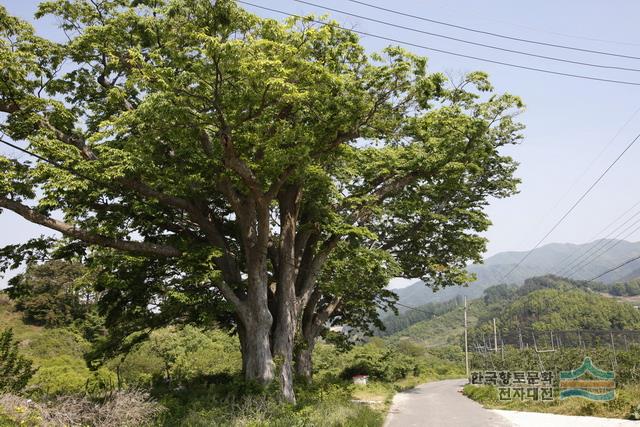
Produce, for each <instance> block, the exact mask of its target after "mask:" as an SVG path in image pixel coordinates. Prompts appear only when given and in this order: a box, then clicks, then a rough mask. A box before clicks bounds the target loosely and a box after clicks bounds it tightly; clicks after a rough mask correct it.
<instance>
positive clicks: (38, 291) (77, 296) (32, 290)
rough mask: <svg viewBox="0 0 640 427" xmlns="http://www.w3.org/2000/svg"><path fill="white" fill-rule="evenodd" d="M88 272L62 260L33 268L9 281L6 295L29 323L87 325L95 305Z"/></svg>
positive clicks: (33, 265) (32, 265) (28, 268)
mask: <svg viewBox="0 0 640 427" xmlns="http://www.w3.org/2000/svg"><path fill="white" fill-rule="evenodd" d="M88 274H89V273H88V271H87V269H86V268H85V267H84V266H82V264H80V263H77V262H66V261H61V260H54V261H49V262H46V263H43V264H30V265H29V266H28V267H27V270H26V271H25V272H24V273H22V274H19V275H17V276H15V277H13V278H12V279H11V280H9V287H8V288H7V291H6V292H7V294H8V295H9V297H10V298H11V299H12V300H13V301H14V302H15V306H16V308H17V309H18V310H20V311H21V312H22V313H23V314H24V318H25V320H26V321H27V322H29V323H33V324H36V325H43V326H48V327H53V326H70V325H72V324H73V323H74V322H76V323H82V322H83V321H85V320H86V319H87V318H88V317H89V315H90V313H91V311H92V308H93V305H94V303H95V295H94V293H93V292H92V289H91V286H92V283H90V280H89V278H88Z"/></svg>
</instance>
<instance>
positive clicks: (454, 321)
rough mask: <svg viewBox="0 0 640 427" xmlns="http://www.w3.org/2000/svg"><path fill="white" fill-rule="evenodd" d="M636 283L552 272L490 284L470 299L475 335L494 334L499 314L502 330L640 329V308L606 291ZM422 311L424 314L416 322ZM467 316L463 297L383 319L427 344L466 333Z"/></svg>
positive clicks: (391, 330) (395, 333) (393, 330)
mask: <svg viewBox="0 0 640 427" xmlns="http://www.w3.org/2000/svg"><path fill="white" fill-rule="evenodd" d="M628 284H629V286H627V285H628ZM636 284H637V283H636V282H630V283H620V284H612V285H603V284H594V283H590V282H586V281H579V280H570V279H566V278H562V277H558V276H551V275H547V276H538V277H533V278H530V279H527V280H525V282H524V284H523V285H521V286H515V285H504V284H503V285H497V286H491V287H489V288H487V289H485V291H484V292H483V295H482V297H481V298H478V299H475V300H473V301H471V302H470V303H469V327H470V337H474V336H475V335H480V334H487V335H490V334H491V333H492V331H493V319H494V318H495V319H496V324H497V328H498V330H499V331H502V332H510V331H514V330H516V329H523V330H525V329H531V330H536V331H540V332H542V331H549V330H556V331H557V330H639V329H640V310H638V309H637V308H634V306H633V305H632V304H628V303H624V302H622V300H618V299H614V298H611V297H609V296H606V295H605V294H604V293H605V291H606V292H607V293H609V294H610V295H615V294H616V293H618V292H619V291H621V290H626V289H629V290H631V291H633V290H634V289H635V286H636ZM430 313H438V314H435V315H430ZM420 316H422V317H423V318H424V320H421V321H417V322H412V320H415V319H417V318H419V317H420ZM463 319H464V317H463V309H462V304H461V303H460V300H459V298H458V299H455V300H452V301H449V302H445V303H431V304H428V305H425V306H420V307H419V309H417V310H411V313H409V312H406V313H403V314H400V315H399V316H388V317H387V318H385V319H384V324H385V325H386V326H387V328H388V329H387V331H385V332H382V333H381V334H386V335H390V336H392V338H397V339H402V338H403V337H404V338H408V339H410V340H412V341H415V342H418V343H420V344H423V345H425V346H427V347H430V346H434V345H443V344H447V343H449V344H451V343H456V342H458V341H459V340H460V337H461V336H462V332H463V325H464V323H463ZM405 325H406V326H405ZM403 326H404V327H403ZM476 338H477V337H476Z"/></svg>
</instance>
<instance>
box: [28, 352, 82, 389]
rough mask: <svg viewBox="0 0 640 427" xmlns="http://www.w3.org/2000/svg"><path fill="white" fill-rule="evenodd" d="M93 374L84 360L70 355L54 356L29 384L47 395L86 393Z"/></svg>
mask: <svg viewBox="0 0 640 427" xmlns="http://www.w3.org/2000/svg"><path fill="white" fill-rule="evenodd" d="M91 376H92V374H91V371H90V370H89V368H87V366H86V364H85V362H84V360H82V359H76V358H73V357H70V356H60V357H56V358H52V359H50V360H49V361H48V363H47V365H46V366H41V367H40V368H39V369H38V371H37V372H36V374H35V375H34V376H33V378H32V379H31V381H30V382H29V385H31V386H33V387H34V388H35V392H36V393H37V394H40V395H46V396H60V395H63V394H79V393H84V391H85V386H86V384H87V381H88V380H89V379H90V378H91Z"/></svg>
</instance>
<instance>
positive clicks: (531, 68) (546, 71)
mask: <svg viewBox="0 0 640 427" xmlns="http://www.w3.org/2000/svg"><path fill="white" fill-rule="evenodd" d="M238 3H241V4H244V5H248V6H253V7H256V8H258V9H262V10H267V11H269V12H274V13H279V14H281V15H286V16H290V17H294V18H300V19H306V20H308V21H310V22H315V23H317V24H319V25H323V26H327V27H333V28H338V29H340V30H343V31H349V32H351V33H354V34H359V35H363V36H368V37H373V38H377V39H380V40H385V41H388V42H392V43H399V44H403V45H406V46H411V47H417V48H420V49H425V50H430V51H433V52H439V53H443V54H446V55H452V56H457V57H460V58H467V59H474V60H476V61H482V62H487V63H491V64H498V65H504V66H506V67H512V68H518V69H521V70H529V71H537V72H539V73H545V74H553V75H556V76H563V77H572V78H576V79H583V80H592V81H599V82H605V83H615V84H621V85H628V86H640V82H631V81H626V80H615V79H605V78H600V77H592V76H585V75H582V74H572V73H563V72H560V71H553V70H547V69H544V68H536V67H529V66H526V65H518V64H513V63H510V62H502V61H496V60H493V59H487V58H481V57H479V56H473V55H466V54H462V53H457V52H452V51H448V50H444V49H438V48H434V47H429V46H425V45H421V44H417V43H411V42H407V41H403V40H399V39H394V38H391V37H386V36H380V35H377V34H373V33H367V32H365V31H360V30H354V29H350V28H345V27H342V26H340V25H337V24H330V23H326V22H323V21H319V20H316V19H312V18H309V17H306V18H305V17H303V16H301V15H297V14H295V13H289V12H285V11H282V10H278V9H274V8H271V7H267V6H261V5H258V4H255V3H251V2H248V1H244V0H238Z"/></svg>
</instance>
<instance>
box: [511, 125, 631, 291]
mask: <svg viewBox="0 0 640 427" xmlns="http://www.w3.org/2000/svg"><path fill="white" fill-rule="evenodd" d="M639 138H640V133H639V134H637V135H636V137H635V138H633V140H632V141H631V142H630V143H629V144H628V145H627V146H626V147H625V149H624V150H622V152H621V153H620V154H619V155H618V157H616V159H615V160H614V161H613V162H612V163H611V164H610V165H609V166H608V167H607V168H606V169H605V170H604V172H602V174H600V176H599V177H598V178H597V179H596V180H595V181H594V182H593V183H592V184H591V185H590V186H589V188H587V190H586V191H585V192H584V193H582V195H581V196H580V198H578V200H576V202H575V203H574V204H573V205H572V206H571V207H570V208H569V210H567V212H565V214H564V215H562V217H561V218H560V219H559V220H558V221H557V222H556V223H555V224H554V225H553V227H551V229H550V230H549V231H548V232H547V234H545V235H544V236H543V237H542V239H540V240H539V241H538V243H536V245H535V246H534V247H533V248H531V249H530V250H529V251H528V252H527V253H526V254H525V256H524V257H522V259H521V260H520V261H519V262H518V263H517V264H516V265H515V266H514V267H513V268H512V269H511V270H509V272H507V274H505V275H504V276H503V277H502V281H504V280H505V279H506V278H507V277H509V275H510V274H511V273H513V272H514V271H515V270H516V269H517V268H518V267H520V265H522V263H523V262H524V261H525V260H526V259H527V258H529V256H530V255H531V253H532V252H533V251H534V250H535V249H537V248H538V246H540V245H541V244H542V242H544V241H545V240H546V239H547V237H549V235H551V233H553V231H554V230H555V229H556V228H558V226H559V225H560V224H562V222H563V221H564V220H565V219H566V218H567V217H568V216H569V214H570V213H571V212H573V210H574V209H575V208H576V207H577V206H578V205H579V204H580V203H581V202H582V200H584V198H585V197H587V195H588V194H589V193H590V192H591V190H593V189H594V187H595V186H596V185H598V183H599V182H600V181H602V178H604V177H605V175H606V174H607V173H608V172H609V171H610V170H611V168H613V166H615V164H616V163H618V161H619V160H620V159H621V158H622V156H624V154H625V153H626V152H627V151H628V150H629V149H630V148H631V147H632V146H633V145H634V144H635V143H636V141H638V139H639Z"/></svg>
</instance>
